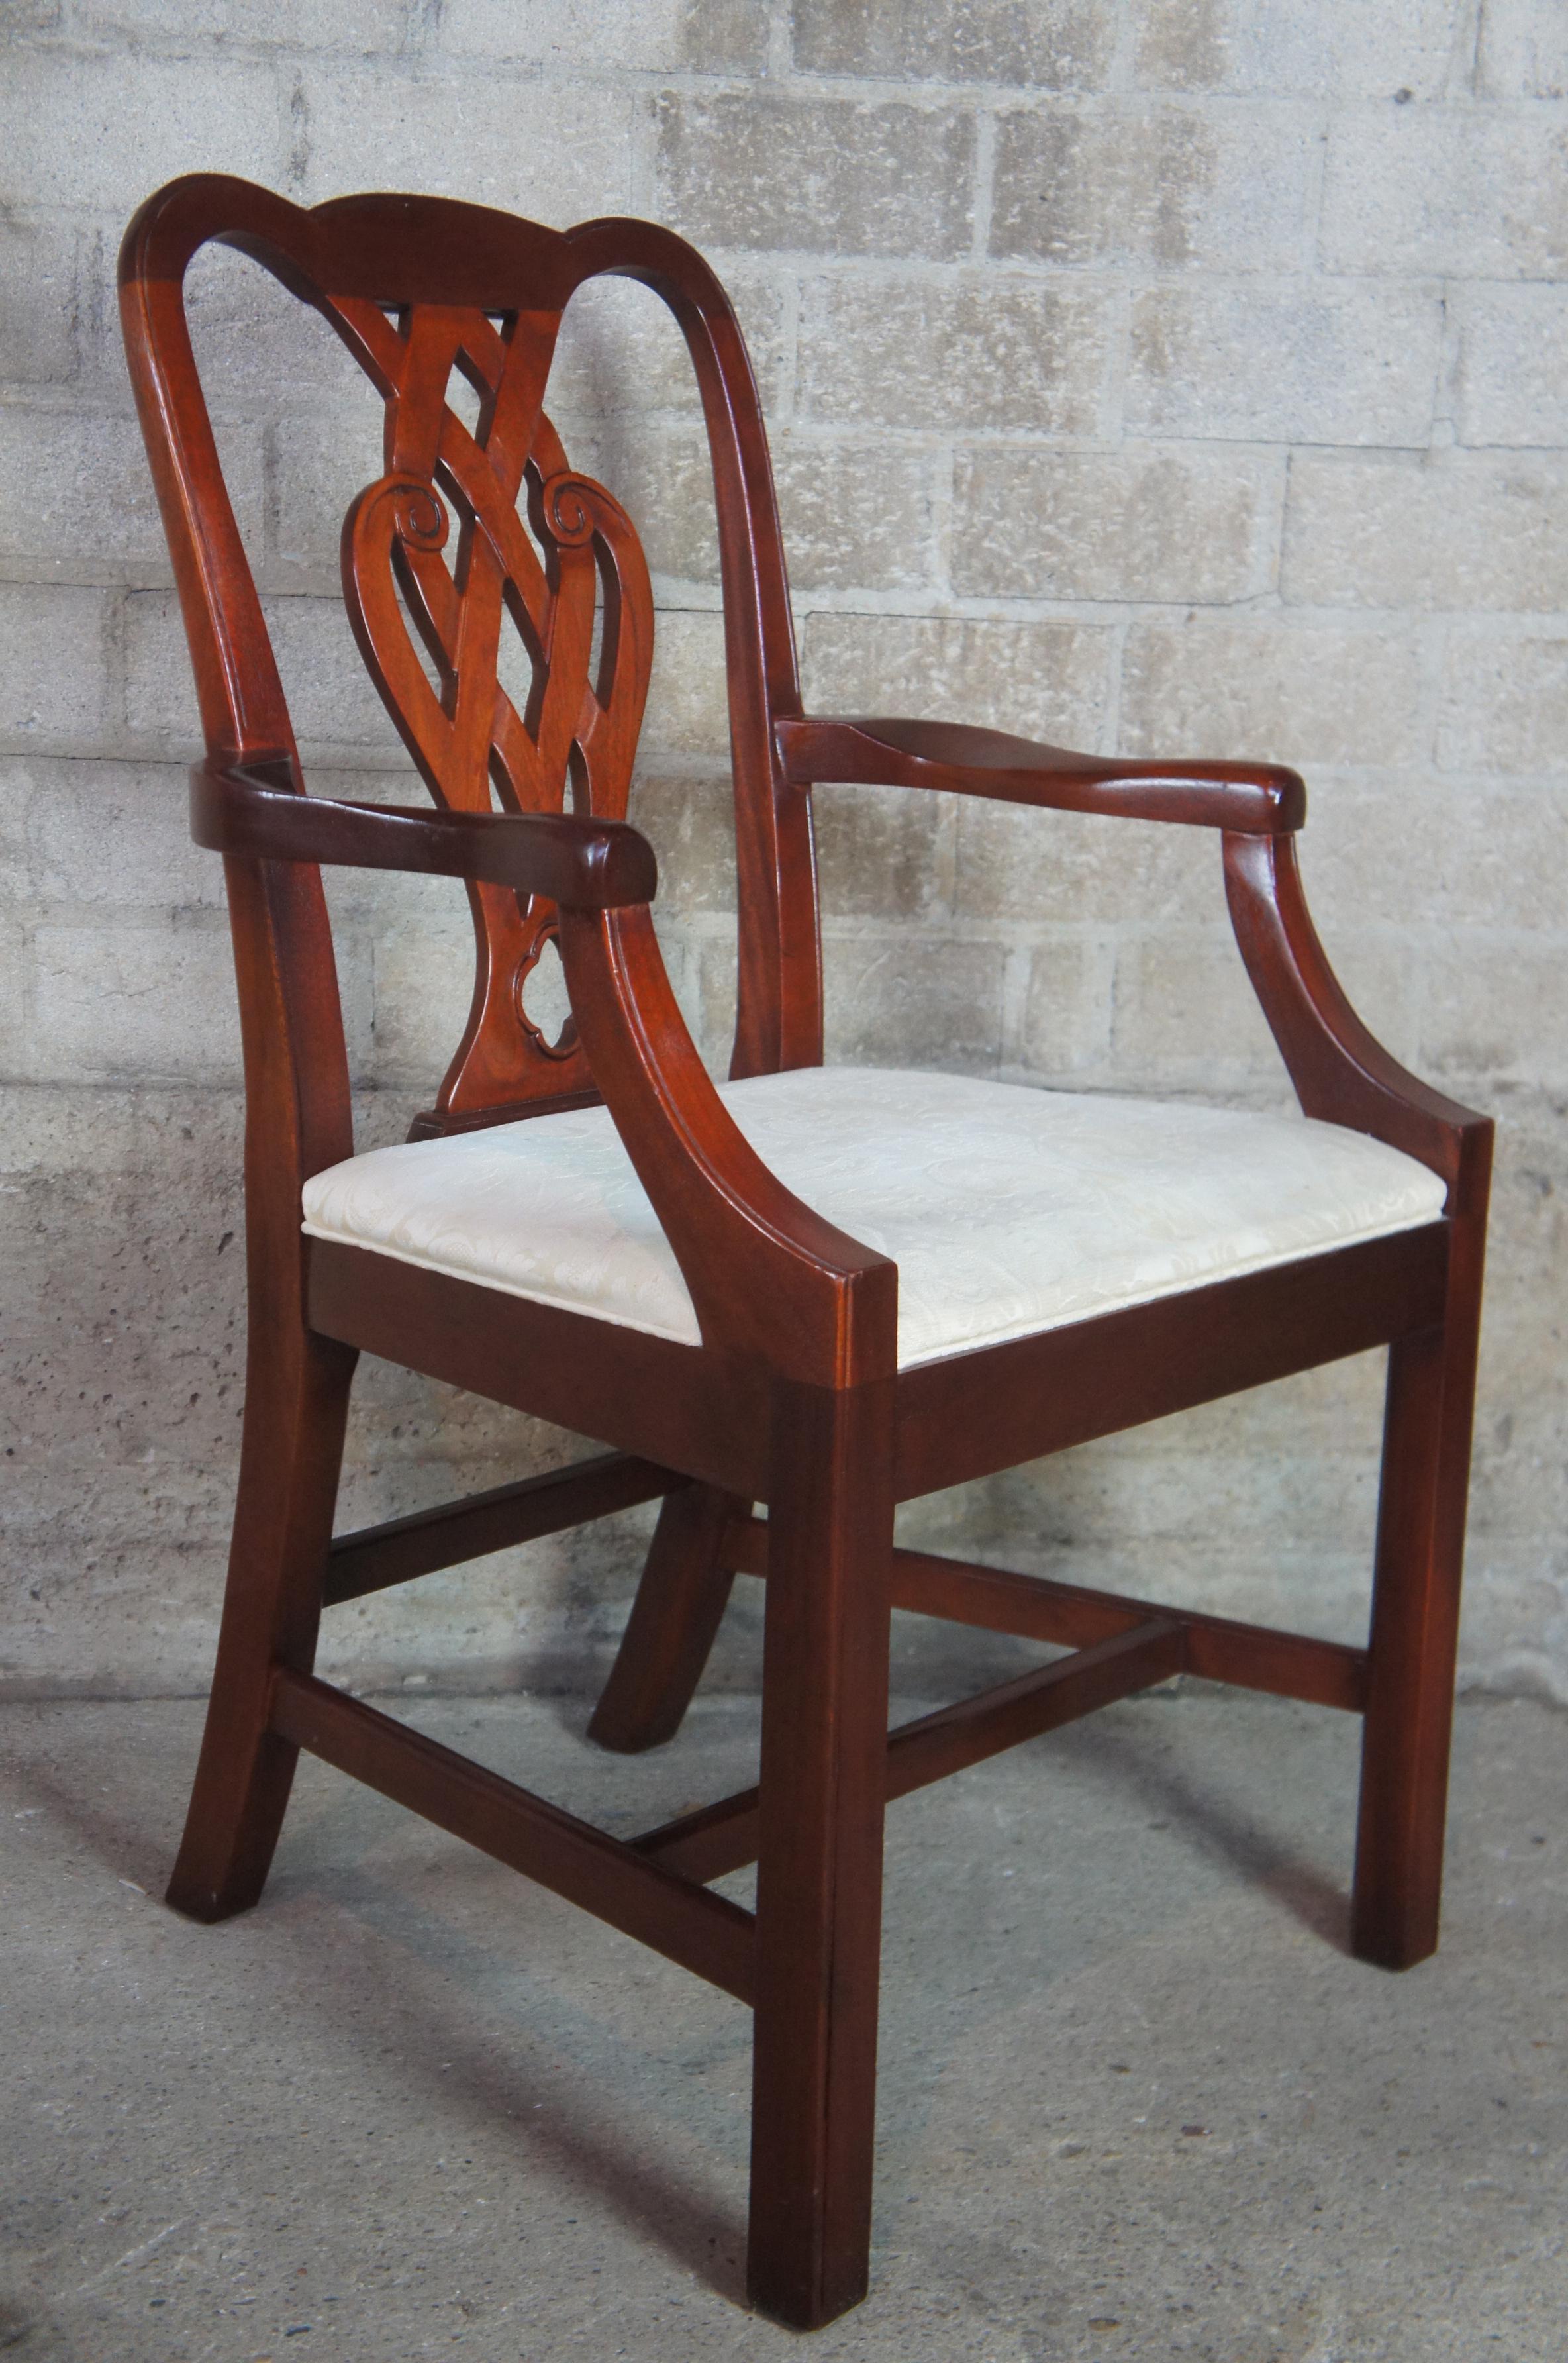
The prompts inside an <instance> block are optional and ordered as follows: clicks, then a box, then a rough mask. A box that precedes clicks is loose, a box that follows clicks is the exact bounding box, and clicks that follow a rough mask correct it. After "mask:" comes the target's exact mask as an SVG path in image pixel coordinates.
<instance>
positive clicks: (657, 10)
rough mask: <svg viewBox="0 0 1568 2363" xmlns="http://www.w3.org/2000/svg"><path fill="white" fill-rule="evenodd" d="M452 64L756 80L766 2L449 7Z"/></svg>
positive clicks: (594, 0) (667, 0) (461, 1)
mask: <svg viewBox="0 0 1568 2363" xmlns="http://www.w3.org/2000/svg"><path fill="white" fill-rule="evenodd" d="M436 38H437V40H438V43H439V46H440V49H441V50H442V51H443V52H444V53H445V54H446V55H447V56H448V57H479V58H496V59H500V60H503V61H505V62H506V63H507V64H508V65H527V66H532V67H535V68H541V69H543V71H544V72H546V73H547V74H550V75H554V74H558V73H559V72H561V71H562V70H563V69H565V70H566V71H568V72H569V71H570V70H571V69H573V68H574V67H580V66H586V67H588V68H589V69H590V70H591V71H592V72H598V71H599V70H600V69H601V68H602V66H603V65H604V64H605V63H606V62H607V61H612V60H613V62H614V63H615V65H616V66H618V67H620V68H622V69H623V70H624V71H629V72H641V73H737V74H738V73H756V72H760V71H761V70H762V69H763V68H764V67H765V66H766V65H767V8H766V6H764V4H763V0H556V5H554V6H551V7H548V8H532V9H524V10H519V9H517V8H515V7H513V6H511V5H510V0H444V5H443V6H442V8H441V12H440V16H439V18H438V20H437V35H436Z"/></svg>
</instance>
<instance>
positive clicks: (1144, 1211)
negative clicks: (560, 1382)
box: [304, 1067, 1443, 1367]
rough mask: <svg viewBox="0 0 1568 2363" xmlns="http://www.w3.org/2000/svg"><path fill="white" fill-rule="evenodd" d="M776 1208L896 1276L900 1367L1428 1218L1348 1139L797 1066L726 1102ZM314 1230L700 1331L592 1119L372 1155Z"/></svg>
mask: <svg viewBox="0 0 1568 2363" xmlns="http://www.w3.org/2000/svg"><path fill="white" fill-rule="evenodd" d="M721 1090H722V1094H723V1099H724V1101H725V1103H726V1104H727V1105H728V1107H729V1109H730V1112H731V1114H732V1115H734V1120H735V1122H736V1124H737V1125H738V1126H740V1129H741V1130H742V1132H744V1133H745V1136H746V1138H747V1139H748V1140H749V1141H750V1142H751V1144H752V1146H753V1148H755V1149H756V1152H757V1154H758V1156H759V1157H761V1159H763V1161H764V1163H765V1164H767V1165H768V1166H770V1167H771V1168H772V1170H773V1171H774V1172H775V1173H777V1174H778V1178H779V1179H780V1181H781V1182H784V1183H785V1184H786V1186H787V1187H788V1188H789V1189H790V1190H792V1191H793V1192H794V1193H795V1194H796V1195H797V1197H800V1198H802V1199H804V1201H805V1202H806V1204H808V1205H810V1206H813V1207H815V1209H816V1210H817V1212H818V1213H819V1214H821V1215H825V1216H826V1218H827V1219H828V1220H829V1221H830V1222H832V1223H835V1224H837V1225H838V1226H839V1227H840V1228H841V1229H842V1230H845V1231H847V1232H848V1233H849V1234H850V1236H851V1237H852V1238H856V1239H859V1240H860V1241H862V1242H863V1243H864V1244H865V1245H866V1246H867V1247H871V1248H877V1249H878V1250H879V1251H880V1252H881V1253H882V1254H883V1255H887V1256H890V1257H891V1258H892V1259H893V1260H894V1261H895V1262H896V1263H897V1265H898V1267H899V1359H900V1364H902V1365H903V1366H905V1367H907V1366H908V1365H910V1364H911V1363H914V1362H926V1361H932V1360H934V1359H936V1358H937V1357H939V1356H941V1355H944V1354H953V1353H959V1352H962V1351H964V1350H965V1349H966V1348H970V1347H975V1346H984V1345H993V1344H996V1343H997V1342H999V1340H1000V1339H1002V1338H1004V1337H1024V1336H1027V1335H1028V1334H1030V1333H1031V1332H1032V1331H1034V1330H1039V1329H1051V1328H1055V1327H1057V1326H1060V1325H1061V1324H1063V1323H1066V1322H1069V1321H1081V1320H1084V1319H1086V1318H1087V1317H1088V1316H1089V1315H1093V1314H1097V1313H1107V1312H1110V1311H1112V1310H1114V1309H1115V1308H1116V1307H1118V1306H1121V1305H1127V1304H1140V1303H1143V1302H1146V1301H1147V1300H1148V1299H1149V1298H1151V1297H1156V1296H1165V1295H1169V1294H1171V1293H1173V1292H1176V1291H1177V1290H1180V1289H1184V1288H1195V1287H1198V1286H1201V1285H1202V1284H1203V1283H1204V1282H1205V1281H1215V1280H1222V1279H1225V1278H1227V1277H1229V1276H1231V1274H1233V1273H1237V1272H1243V1271H1255V1270H1260V1269H1262V1268H1263V1267H1264V1266H1265V1265H1267V1264H1276V1263H1285V1262H1288V1261H1289V1260H1290V1259H1292V1258H1294V1257H1297V1256H1306V1255H1320V1254H1323V1253H1325V1252H1326V1251H1327V1250H1328V1249H1330V1248H1339V1247H1345V1246H1348V1245H1349V1244H1350V1243H1351V1242H1352V1241H1353V1240H1357V1239H1368V1238H1376V1237H1380V1236H1381V1235H1383V1234H1384V1233H1386V1232H1390V1231H1397V1230H1404V1229H1407V1228H1408V1227H1409V1226H1411V1225H1413V1224H1417V1223H1424V1222H1430V1221H1431V1220H1432V1219H1433V1217H1434V1216H1436V1215H1439V1214H1440V1213H1441V1209H1442V1204H1443V1185H1442V1183H1441V1181H1440V1180H1439V1179H1438V1177H1437V1176H1436V1174H1434V1173H1432V1172H1430V1171H1429V1170H1428V1169H1427V1168H1426V1167H1425V1166H1424V1165H1418V1164H1417V1163H1416V1162H1415V1161H1414V1159H1411V1158H1408V1157H1405V1156H1402V1155H1401V1154H1400V1153H1399V1151H1398V1150H1397V1149H1393V1148H1384V1147H1383V1145H1382V1144H1381V1143H1380V1142H1378V1141H1375V1140H1369V1139H1368V1138H1366V1137H1365V1136H1364V1134H1362V1133H1356V1132H1346V1131H1343V1130H1342V1129H1341V1127H1340V1126H1337V1125H1329V1124H1315V1123H1310V1122H1308V1121H1306V1120H1304V1119H1301V1118H1296V1117H1288V1116H1274V1115H1247V1114H1238V1113H1236V1112H1235V1111H1233V1110H1231V1109H1226V1108H1211V1107H1203V1106H1195V1105H1192V1104H1187V1103H1185V1102H1176V1101H1164V1100H1142V1099H1121V1098H1112V1097H1110V1096H1109V1095H1100V1094H1098V1093H1096V1094H1085V1093H1070V1092H1054V1091H1033V1090H1028V1089H1024V1088H1021V1087H1020V1086H1018V1085H1016V1084H1010V1083H989V1082H976V1081H974V1080H972V1079H970V1078H968V1077H964V1076H958V1075H927V1074H910V1073H904V1072H900V1071H889V1070H886V1069H881V1068H855V1067H811V1068H801V1069H798V1070H797V1071H794V1072H793V1073H790V1074H785V1075H758V1076H754V1077H752V1078H751V1079H749V1080H748V1081H746V1082H739V1083H726V1084H723V1085H722V1086H721ZM304 1227H305V1229H306V1230H307V1231H308V1232H309V1233H310V1234H311V1236H312V1237H315V1238H323V1239H340V1240H345V1241H347V1242H348V1244H349V1245H351V1246H354V1247H361V1248H375V1249H377V1250H378V1252H380V1253H381V1254H383V1255H389V1256H394V1257H396V1258H397V1259H399V1260H400V1261H401V1262H403V1263H414V1264H423V1265H425V1266H427V1267H428V1268H429V1269H431V1270H436V1271H443V1272H449V1273H452V1274H453V1275H455V1277H457V1278H458V1279H459V1280H469V1281H479V1282H480V1284H481V1285H482V1286H484V1287H486V1288H496V1289H501V1290H502V1291H504V1292H507V1293H509V1294H511V1295H514V1296H525V1297H532V1298H535V1299H536V1300H537V1301H538V1302H540V1303H542V1304H557V1305H563V1306H566V1307H567V1308H569V1310H570V1311H572V1312H577V1313H589V1314H593V1315H597V1317H598V1318H599V1319H601V1320H604V1321H614V1322H620V1323H623V1324H624V1325H625V1326H627V1327H630V1328H633V1329H646V1330H648V1331H651V1332H652V1334H653V1335H654V1336H656V1337H672V1338H677V1339H679V1340H680V1341H681V1342H682V1343H687V1344H695V1343H696V1342H697V1341H698V1328H697V1319H696V1315H695V1314H694V1312H693V1310H692V1306H691V1300H690V1296H689V1295H688V1293H687V1290H686V1285H685V1282H684V1281H683V1280H682V1279H681V1276H680V1271H679V1266H678V1265H677V1263H676V1260H675V1257H674V1255H673V1253H672V1252H671V1250H670V1248H669V1247H668V1243H667V1241H666V1239H665V1237H664V1234H663V1233H662V1231H661V1230H660V1229H659V1226H658V1223H657V1220H656V1218H655V1215H654V1211H653V1208H652V1207H651V1205H650V1204H648V1201H647V1198H646V1195H645V1194H644V1192H643V1188H642V1184H641V1183H640V1182H638V1180H637V1177H636V1175H635V1172H634V1171H633V1170H632V1165H631V1160H630V1159H628V1157H627V1155H626V1152H625V1150H624V1148H623V1147H622V1145H621V1141H620V1137H619V1136H618V1134H617V1133H616V1131H615V1127H614V1126H613V1123H612V1122H611V1119H610V1115H609V1112H608V1111H607V1110H606V1109H604V1108H588V1109H584V1110H581V1111H580V1112H578V1113H575V1114H571V1115H552V1116H541V1117H535V1118H533V1119H531V1120H530V1121H528V1122H526V1123H523V1124H506V1125H496V1126H492V1127H491V1129H490V1130H488V1131H480V1132H469V1133H458V1134H455V1135H453V1136H452V1137H449V1138H447V1139H445V1140H423V1141H413V1142H410V1143H408V1144H407V1145H406V1146H404V1147H402V1148H377V1149H372V1150H370V1152H368V1154H366V1155H365V1156H362V1157H351V1158H349V1159H348V1160H347V1161H346V1162H345V1163H344V1164H341V1165H334V1166H331V1167H329V1168H328V1169H327V1170H326V1171H325V1172H322V1173H318V1174H316V1175H315V1177H314V1178H313V1179H312V1180H311V1181H310V1182H307V1183H306V1184H305V1190H304Z"/></svg>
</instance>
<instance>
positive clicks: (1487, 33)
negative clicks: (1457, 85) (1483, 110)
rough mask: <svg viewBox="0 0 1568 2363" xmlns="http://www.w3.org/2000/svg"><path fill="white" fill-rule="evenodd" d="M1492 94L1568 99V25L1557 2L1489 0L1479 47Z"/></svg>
mask: <svg viewBox="0 0 1568 2363" xmlns="http://www.w3.org/2000/svg"><path fill="white" fill-rule="evenodd" d="M1476 64H1477V67H1478V69H1479V72H1478V75H1477V81H1478V86H1479V88H1480V90H1481V92H1482V93H1483V94H1485V96H1486V97H1487V98H1568V23H1565V22H1564V20H1563V16H1562V10H1561V8H1558V7H1556V6H1554V5H1553V0H1486V6H1485V8H1484V9H1483V10H1482V12H1481V39H1480V42H1479V45H1478V47H1477V50H1476Z"/></svg>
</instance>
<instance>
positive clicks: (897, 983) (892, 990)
mask: <svg viewBox="0 0 1568 2363" xmlns="http://www.w3.org/2000/svg"><path fill="white" fill-rule="evenodd" d="M1004 958H1005V955H1004V953H1003V950H1002V947H1001V946H1000V944H994V943H955V942H954V941H952V940H951V939H949V940H947V941H945V942H935V943H933V941H932V940H931V939H930V937H929V936H927V935H926V934H924V933H923V932H915V933H911V934H910V935H907V936H894V935H877V936H871V935H868V934H867V933H866V931H865V930H864V929H860V930H857V931H856V933H855V934H854V935H852V936H844V935H839V934H837V933H836V932H824V937H823V1001H824V1010H823V1037H824V1044H825V1049H826V1056H827V1059H828V1063H829V1064H830V1065H832V1066H853V1065H855V1064H856V1063H857V1062H858V1063H859V1064H861V1065H863V1066H867V1067H923V1068H937V1069H954V1070H956V1071H959V1072H961V1073H964V1074H985V1073H989V1072H994V1071H995V1070H996V1068H997V1066H998V1064H999V1061H1000V1058H1001V1004H1002V970H1003V962H1004Z"/></svg>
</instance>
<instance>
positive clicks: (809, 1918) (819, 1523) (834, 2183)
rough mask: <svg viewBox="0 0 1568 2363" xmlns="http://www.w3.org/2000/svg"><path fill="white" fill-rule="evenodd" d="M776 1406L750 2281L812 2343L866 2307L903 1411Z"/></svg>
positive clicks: (881, 1391) (799, 1395)
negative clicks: (897, 1447)
mask: <svg viewBox="0 0 1568 2363" xmlns="http://www.w3.org/2000/svg"><path fill="white" fill-rule="evenodd" d="M780 1393H781V1396H783V1397H785V1398H787V1399H788V1398H793V1401H792V1402H790V1401H789V1400H786V1401H785V1402H784V1403H781V1405H780V1410H781V1413H782V1414H783V1416H782V1417H781V1419H780V1430H781V1433H780V1438H779V1445H780V1449H778V1450H777V1451H776V1462H777V1478H776V1482H775V1484H774V1488H773V1492H772V1495H771V1498H770V1503H769V1519H768V1537H769V1558H768V1581H767V1626H766V1642H765V1647H766V1658H765V1663H764V1670H763V1705H762V1768H761V1796H760V1806H759V1810H760V1827H759V1831H758V1840H759V1844H758V1853H757V1873H756V1994H755V2029H754V2053H753V2094H752V2135H751V2228H750V2236H749V2241H748V2247H747V2258H746V2276H747V2284H748V2288H749V2291H750V2294H751V2298H752V2302H753V2303H754V2304H756V2306H758V2307H759V2308H760V2309H761V2310H762V2311H763V2312H764V2313H768V2314H771V2315H773V2316H774V2317H775V2318H776V2319H777V2320H778V2321H780V2322H784V2323H787V2324H790V2326H791V2327H792V2328H795V2329H798V2330H812V2329H816V2328H818V2327H819V2326H820V2325H821V2324H823V2323H826V2322H831V2321H832V2320H833V2319H834V2315H835V2314H839V2313H844V2312H845V2309H846V2308H847V2307H849V2306H852V2305H855V2304H856V2303H857V2302H859V2300H860V2299H861V2298H862V2297H864V2296H865V2294H866V2288H867V2266H868V2259H869V2253H870V2240H871V2181H872V2152H873V2142H874V2136H875V2129H876V2098H877V2002H878V1965H879V1957H880V1949H881V1920H882V1910H881V1893H882V1814H883V1804H884V1800H885V1797H886V1792H887V1749H888V1635H889V1592H890V1578H891V1568H892V1542H893V1505H892V1481H891V1472H892V1454H891V1427H892V1423H891V1401H892V1397H891V1382H890V1381H889V1382H884V1383H882V1384H878V1385H876V1386H868V1387H862V1388H858V1389H856V1390H854V1391H853V1392H845V1393H841V1394H830V1393H826V1392H819V1391H817V1390H815V1389H808V1388H804V1387H800V1388H790V1389H781V1390H780Z"/></svg>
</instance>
